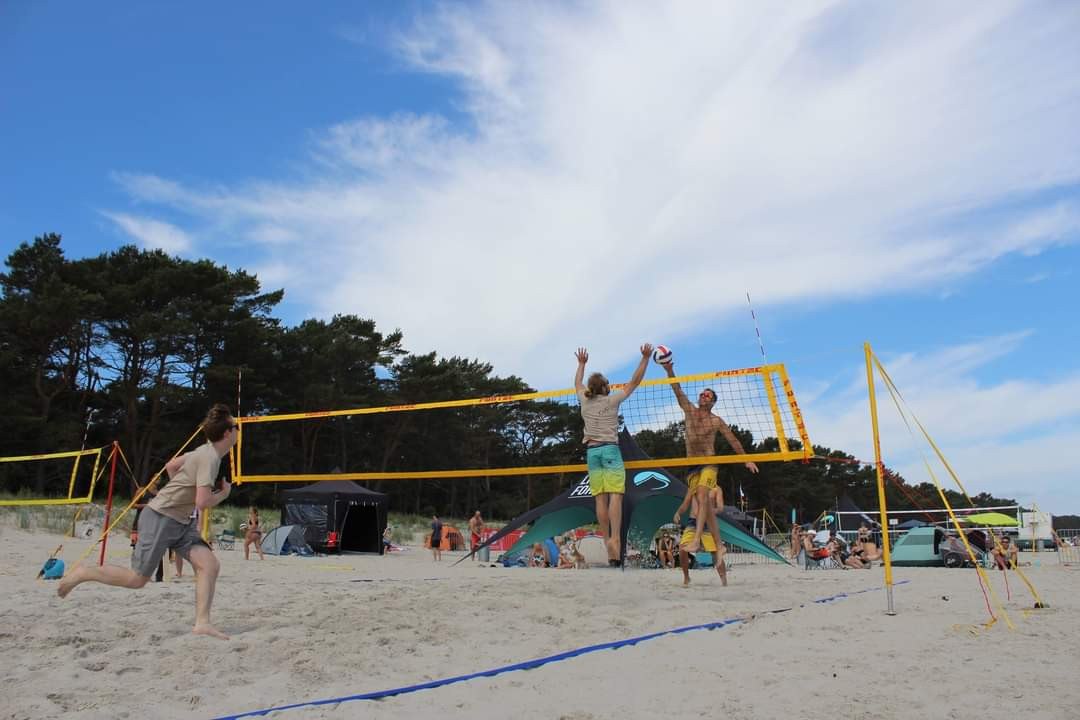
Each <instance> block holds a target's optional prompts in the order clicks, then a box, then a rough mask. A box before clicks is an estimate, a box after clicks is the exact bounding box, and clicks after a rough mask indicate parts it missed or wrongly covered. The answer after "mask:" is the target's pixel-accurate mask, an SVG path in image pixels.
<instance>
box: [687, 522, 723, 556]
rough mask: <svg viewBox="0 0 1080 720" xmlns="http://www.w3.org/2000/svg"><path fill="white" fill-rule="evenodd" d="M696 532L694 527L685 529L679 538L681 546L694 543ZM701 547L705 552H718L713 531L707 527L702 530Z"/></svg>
mask: <svg viewBox="0 0 1080 720" xmlns="http://www.w3.org/2000/svg"><path fill="white" fill-rule="evenodd" d="M694 532H695V531H694V528H693V527H688V528H686V529H685V530H683V534H682V537H681V538H679V547H682V546H683V545H689V544H690V543H692V542H693V541H694ZM701 549H702V550H704V551H705V552H716V543H714V542H713V539H712V533H710V532H709V531H708V530H707V529H705V530H702V531H701Z"/></svg>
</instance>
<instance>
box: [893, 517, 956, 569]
mask: <svg viewBox="0 0 1080 720" xmlns="http://www.w3.org/2000/svg"><path fill="white" fill-rule="evenodd" d="M944 539H945V533H944V531H942V529H941V528H936V527H917V528H912V529H911V530H909V531H908V532H907V533H906V534H905V535H903V536H902V537H901V538H900V539H899V540H897V541H896V544H895V545H893V547H892V552H891V558H890V559H891V561H892V564H893V565H896V566H897V567H933V566H938V565H943V564H944V560H943V558H942V556H941V541H942V540H944Z"/></svg>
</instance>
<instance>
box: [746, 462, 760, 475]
mask: <svg viewBox="0 0 1080 720" xmlns="http://www.w3.org/2000/svg"><path fill="white" fill-rule="evenodd" d="M746 469H747V470H749V471H750V472H752V473H755V474H756V473H757V472H758V466H757V465H756V464H754V463H752V462H749V463H746Z"/></svg>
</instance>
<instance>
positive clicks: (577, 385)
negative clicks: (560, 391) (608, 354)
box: [574, 348, 589, 392]
mask: <svg viewBox="0 0 1080 720" xmlns="http://www.w3.org/2000/svg"><path fill="white" fill-rule="evenodd" d="M574 357H576V358H577V372H576V373H574V389H575V390H577V391H578V392H581V391H582V390H584V389H585V385H584V382H583V381H584V380H585V363H587V362H589V351H588V350H586V349H585V348H578V349H577V352H576V353H574Z"/></svg>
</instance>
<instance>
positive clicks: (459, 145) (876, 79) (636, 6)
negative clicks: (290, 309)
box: [117, 2, 1080, 403]
mask: <svg viewBox="0 0 1080 720" xmlns="http://www.w3.org/2000/svg"><path fill="white" fill-rule="evenodd" d="M1077 36H1080V6H1078V5H1076V4H1072V3H1058V4H1049V5H1045V6H1033V5H1028V4H1023V3H1010V2H987V3H979V4H976V5H971V4H965V5H957V4H948V3H943V4H914V5H912V4H904V3H889V4H880V5H866V4H862V3H852V4H846V3H838V2H816V3H809V2H808V3H794V4H791V3H787V4H785V3H778V4H768V3H625V2H609V3H599V4H589V5H587V6H586V7H585V9H574V8H571V7H568V6H565V5H558V6H552V5H550V4H543V3H541V4H534V5H527V6H522V5H520V4H513V5H502V4H490V5H479V6H477V5H470V6H456V5H454V6H448V7H446V8H444V9H442V10H440V11H438V12H431V13H425V14H424V15H423V16H422V17H421V18H420V19H419V20H418V21H417V24H416V25H415V26H413V27H410V28H406V29H404V30H402V32H401V34H400V35H399V36H398V37H397V39H396V40H395V43H394V48H395V49H396V51H397V52H398V53H399V57H400V58H401V60H402V61H403V62H405V63H406V64H407V65H408V66H409V67H410V68H411V69H412V70H413V71H415V72H419V73H436V74H440V75H444V76H446V77H447V78H449V79H451V80H453V81H454V82H455V83H456V84H457V86H458V87H460V89H461V97H460V99H459V101H458V102H457V105H458V107H460V108H461V109H462V110H463V111H464V112H465V114H466V117H467V124H466V126H461V125H453V124H451V123H450V121H449V120H447V119H445V118H441V117H437V116H433V115H427V116H417V115H405V114H402V115H392V116H389V117H367V118H360V119H352V120H347V121H343V122H342V123H340V124H338V125H336V126H334V127H331V128H329V129H328V130H326V131H325V132H324V133H322V134H321V135H320V136H319V138H318V140H317V141H316V143H315V147H314V149H313V162H312V165H313V166H315V167H316V171H315V177H314V178H309V179H307V180H304V181H299V182H298V181H293V182H290V183H284V182H274V181H272V180H267V181H264V182H261V183H258V182H257V183H250V184H247V185H243V186H236V187H220V186H214V185H209V186H207V187H185V186H183V185H181V184H179V183H176V182H173V181H171V180H168V179H164V178H160V177H156V176H152V175H143V174H137V173H127V174H120V175H118V176H117V179H118V181H119V182H121V184H122V185H123V186H124V187H125V188H126V189H127V190H128V191H129V192H130V193H131V195H132V197H133V198H134V199H135V200H136V201H138V202H140V203H151V204H161V205H164V206H168V207H170V208H171V209H172V210H174V211H176V210H179V211H182V212H186V213H189V214H190V215H191V216H192V218H193V219H192V223H193V224H194V225H198V226H202V227H204V229H205V230H206V231H207V232H213V233H218V234H220V235H221V236H222V237H223V238H226V241H227V242H228V241H234V240H233V239H234V238H245V242H247V243H248V244H249V247H247V248H246V249H245V252H246V253H248V255H249V256H250V257H251V263H252V264H253V265H257V266H262V267H267V268H273V269H274V271H275V279H276V280H277V283H280V284H282V285H284V286H285V287H287V288H288V289H289V291H290V296H291V297H292V298H293V299H294V301H295V300H300V301H302V302H306V303H307V305H308V307H311V308H313V310H314V311H315V312H318V313H320V314H325V315H329V314H332V313H333V312H355V313H358V314H362V315H365V316H370V317H374V318H376V319H377V320H378V322H379V323H380V325H383V326H385V327H388V328H392V327H401V328H402V329H403V330H404V331H405V333H406V341H407V344H408V346H409V347H410V348H412V349H414V350H416V351H424V350H427V349H431V348H437V349H438V350H439V351H440V352H441V353H444V354H446V355H451V354H463V355H467V356H473V357H483V358H485V359H487V360H490V361H492V362H493V363H494V364H495V366H496V368H497V370H498V371H499V372H501V373H511V372H513V373H517V374H521V375H523V376H525V377H527V378H529V379H530V381H531V382H534V383H540V384H544V383H551V382H558V383H565V376H566V375H567V374H568V370H567V369H568V368H570V367H571V366H572V355H571V353H572V350H573V348H575V347H577V346H578V345H583V344H584V345H588V346H589V347H590V350H591V351H592V354H593V357H594V362H595V363H596V364H597V365H598V366H599V367H601V368H604V367H613V366H616V365H623V364H628V363H629V362H631V361H632V359H633V357H634V355H635V352H636V343H639V342H641V341H642V340H645V339H649V338H657V337H662V338H663V339H664V340H665V341H667V342H675V343H677V342H678V340H679V337H680V335H688V334H691V333H693V332H695V331H696V330H697V329H698V328H699V327H700V326H701V324H702V323H703V321H705V320H706V319H707V320H708V321H709V322H710V323H713V324H715V323H717V322H723V321H724V319H725V318H726V317H729V316H731V315H732V313H742V312H744V301H745V299H744V296H743V294H742V293H743V290H745V289H746V287H748V286H749V285H751V284H752V286H753V288H754V293H755V297H757V298H768V299H769V302H770V304H772V305H773V306H784V305H789V304H794V303H804V302H807V301H813V300H822V299H838V298H858V297H864V296H869V295H872V294H877V293H881V292H895V291H898V290H902V289H904V288H908V287H912V286H918V285H923V284H926V283H930V282H939V281H941V280H942V279H943V278H950V277H954V276H958V275H962V274H965V273H970V272H972V271H973V270H975V269H977V268H979V267H981V266H983V265H984V264H986V263H988V262H991V261H993V260H994V259H996V258H998V257H1001V256H1002V255H1004V254H1007V253H1037V252H1040V251H1041V250H1043V249H1045V248H1046V247H1048V246H1050V245H1053V244H1060V243H1065V242H1074V241H1075V240H1076V237H1077V232H1078V226H1080V222H1078V216H1080V212H1078V210H1077V206H1076V205H1075V203H1070V202H1067V201H1060V200H1057V199H1055V200H1054V201H1052V202H1051V201H1041V200H1040V199H1039V198H1040V197H1041V196H1040V195H1039V193H1040V191H1044V190H1047V189H1050V188H1054V187H1057V186H1059V185H1061V184H1064V183H1071V182H1076V181H1077V180H1080V133H1077V132H1076V131H1075V128H1076V127H1077V126H1080V73H1076V72H1075V68H1077V67H1080V44H1078V43H1076V41H1075V38H1076V37H1077ZM209 181H210V182H212V181H213V179H212V178H210V179H209ZM999 206H1000V207H1004V208H1005V209H1004V210H1002V211H1001V212H1000V213H999V215H998V217H999V218H1001V222H999V223H995V225H994V226H992V227H989V228H986V227H978V228H974V229H972V228H971V227H968V226H966V225H965V224H964V220H965V218H970V217H972V216H976V215H978V213H979V212H980V211H982V210H984V209H986V208H996V207H999ZM1010 208H1011V209H1010ZM200 234H201V233H200ZM751 281H752V282H751ZM277 283H274V284H277ZM655 288H662V289H663V291H662V292H659V293H657V292H655V291H654V289H655ZM1029 389H1030V388H1020V389H1018V390H1017V392H1020V393H1023V392H1027V390H1029ZM1008 396H1009V389H1008V388H1001V389H999V390H998V394H997V396H995V398H989V397H988V399H987V402H997V403H1004V402H1007V401H1008V399H1009V397H1008Z"/></svg>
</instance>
